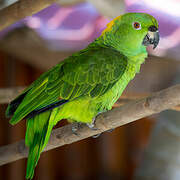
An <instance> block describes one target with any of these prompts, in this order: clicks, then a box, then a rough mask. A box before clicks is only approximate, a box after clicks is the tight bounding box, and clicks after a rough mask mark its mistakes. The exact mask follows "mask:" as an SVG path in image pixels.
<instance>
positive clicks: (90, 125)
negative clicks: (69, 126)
mask: <svg viewBox="0 0 180 180" xmlns="http://www.w3.org/2000/svg"><path fill="white" fill-rule="evenodd" d="M95 121H96V118H93V119H92V122H91V123H86V125H87V126H88V127H89V128H90V129H92V130H98V128H95V127H94V126H95Z"/></svg>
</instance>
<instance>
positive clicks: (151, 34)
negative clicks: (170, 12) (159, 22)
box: [142, 26, 159, 49]
mask: <svg viewBox="0 0 180 180" xmlns="http://www.w3.org/2000/svg"><path fill="white" fill-rule="evenodd" d="M148 30H149V31H148V33H147V35H146V36H145V37H144V39H143V42H142V44H143V45H144V46H149V45H152V44H153V49H155V48H156V47H157V45H158V43H159V31H158V29H157V27H156V26H150V27H149V29H148Z"/></svg>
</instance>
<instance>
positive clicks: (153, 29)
mask: <svg viewBox="0 0 180 180" xmlns="http://www.w3.org/2000/svg"><path fill="white" fill-rule="evenodd" d="M158 42H159V33H158V22H157V20H156V19H155V18H154V17H152V16H151V15H149V14H145V13H126V14H124V15H121V16H118V17H116V18H115V19H113V20H112V21H111V22H110V23H109V24H108V25H107V27H106V29H105V30H104V31H103V32H102V34H101V35H100V36H99V37H98V38H97V39H96V40H94V41H93V42H92V43H91V44H89V45H88V46H87V48H85V49H83V50H81V51H79V52H77V53H74V54H73V55H72V56H70V57H68V58H66V59H65V60H64V61H63V62H60V63H59V64H57V65H56V66H55V67H53V68H52V69H50V70H49V71H47V72H45V73H44V74H42V75H41V76H40V77H39V78H38V79H37V80H36V81H34V82H33V83H32V84H31V85H30V86H29V87H28V88H27V89H25V90H24V91H23V92H22V94H20V95H19V96H18V97H17V98H15V99H14V100H13V101H12V102H11V103H10V104H9V106H8V108H7V110H6V116H7V117H11V120H10V123H11V124H12V125H14V124H16V123H18V122H19V121H20V120H22V119H24V118H25V119H26V122H27V129H26V136H25V144H26V145H27V146H28V147H29V155H28V161H27V172H26V178H27V179H32V178H33V175H34V169H35V167H36V165H37V162H38V160H39V158H40V153H41V152H42V150H43V149H44V147H45V146H46V145H47V143H48V140H49V137H50V134H51V131H52V128H53V126H55V125H56V123H57V122H59V121H60V120H62V119H68V121H70V122H78V123H86V124H87V125H88V126H89V127H90V128H93V126H94V119H95V117H96V116H97V114H99V113H101V112H105V111H107V110H110V109H111V108H112V106H113V104H114V103H115V102H116V101H117V99H118V98H119V97H120V95H121V94H122V92H123V90H124V89H125V87H126V86H127V84H128V83H129V81H130V80H132V79H133V78H134V76H135V74H136V73H138V72H139V70H140V66H141V64H142V63H143V62H144V60H145V58H146V57H147V51H146V46H148V45H153V47H154V48H156V46H157V45H158Z"/></svg>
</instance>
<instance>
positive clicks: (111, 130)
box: [106, 128, 115, 133]
mask: <svg viewBox="0 0 180 180" xmlns="http://www.w3.org/2000/svg"><path fill="white" fill-rule="evenodd" d="M114 129H115V128H112V129H109V130H107V131H106V132H109V133H111V132H113V130H114Z"/></svg>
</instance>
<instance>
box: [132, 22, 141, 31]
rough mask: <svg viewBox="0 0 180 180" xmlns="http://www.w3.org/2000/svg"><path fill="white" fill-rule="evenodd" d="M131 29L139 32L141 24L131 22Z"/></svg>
mask: <svg viewBox="0 0 180 180" xmlns="http://www.w3.org/2000/svg"><path fill="white" fill-rule="evenodd" d="M132 27H133V28H134V29H135V30H140V29H141V24H140V23H139V22H133V23H132Z"/></svg>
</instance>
